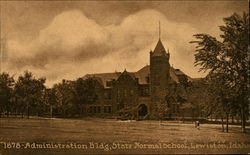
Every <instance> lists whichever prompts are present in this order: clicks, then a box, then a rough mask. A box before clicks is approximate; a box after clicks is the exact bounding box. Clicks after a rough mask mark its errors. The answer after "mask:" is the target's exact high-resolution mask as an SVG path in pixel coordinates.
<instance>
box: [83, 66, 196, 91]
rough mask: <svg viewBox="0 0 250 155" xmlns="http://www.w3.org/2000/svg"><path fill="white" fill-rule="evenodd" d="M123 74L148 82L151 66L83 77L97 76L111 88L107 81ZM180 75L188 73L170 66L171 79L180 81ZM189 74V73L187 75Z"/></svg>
mask: <svg viewBox="0 0 250 155" xmlns="http://www.w3.org/2000/svg"><path fill="white" fill-rule="evenodd" d="M122 74H129V75H130V76H131V77H132V78H133V79H135V78H138V82H139V84H148V83H147V77H149V76H150V75H149V74H150V66H149V65H146V66H144V67H143V68H141V69H140V70H138V71H137V72H127V71H124V72H123V73H121V72H113V73H99V74H86V75H85V76H84V77H83V78H84V79H87V78H89V77H96V78H98V81H101V82H102V84H103V86H104V87H105V88H109V86H107V81H111V80H117V79H118V78H119V77H120V75H122ZM180 75H186V74H185V73H183V72H182V71H181V70H180V69H175V68H173V67H170V80H171V81H172V82H176V83H179V82H180V81H179V78H178V76H180ZM186 76H187V75H186ZM187 77H188V80H189V81H193V79H192V78H191V77H189V76H187Z"/></svg>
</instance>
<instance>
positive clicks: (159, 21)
mask: <svg viewBox="0 0 250 155" xmlns="http://www.w3.org/2000/svg"><path fill="white" fill-rule="evenodd" d="M160 39H161V22H160V21H159V40H160Z"/></svg>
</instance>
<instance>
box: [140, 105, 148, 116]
mask: <svg viewBox="0 0 250 155" xmlns="http://www.w3.org/2000/svg"><path fill="white" fill-rule="evenodd" d="M147 114H148V108H147V106H146V105H145V104H141V105H139V108H138V115H139V116H146V115H147Z"/></svg>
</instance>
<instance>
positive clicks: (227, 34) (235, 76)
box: [191, 13, 250, 132]
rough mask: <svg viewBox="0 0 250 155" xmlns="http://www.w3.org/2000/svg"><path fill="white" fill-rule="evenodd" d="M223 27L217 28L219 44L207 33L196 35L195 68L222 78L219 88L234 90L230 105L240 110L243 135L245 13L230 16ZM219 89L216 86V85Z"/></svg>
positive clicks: (246, 87) (246, 85)
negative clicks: (198, 67) (221, 84)
mask: <svg viewBox="0 0 250 155" xmlns="http://www.w3.org/2000/svg"><path fill="white" fill-rule="evenodd" d="M223 20H224V22H225V25H223V26H220V27H219V28H220V30H221V31H222V33H223V34H222V35H220V37H221V41H220V40H217V39H216V38H215V37H212V36H210V35H209V34H196V35H194V37H195V38H196V39H198V41H197V40H196V41H191V43H195V44H197V46H196V48H197V49H196V53H195V65H196V66H200V71H208V72H209V74H212V73H216V74H220V75H223V77H224V79H223V80H224V81H223V85H224V86H226V85H227V86H226V87H228V88H229V89H231V90H234V93H233V94H234V95H235V96H234V98H236V99H235V100H234V103H232V102H231V103H230V105H232V104H238V105H239V107H240V109H241V120H242V131H243V132H245V125H246V117H247V115H248V100H249V95H248V90H249V75H250V73H249V64H250V56H249V55H250V54H249V50H248V43H249V14H247V13H243V15H242V16H240V15H238V14H236V13H234V14H233V15H231V16H230V17H227V18H224V19H223ZM217 87H219V86H217Z"/></svg>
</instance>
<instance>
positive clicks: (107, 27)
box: [0, 0, 249, 86]
mask: <svg viewBox="0 0 250 155" xmlns="http://www.w3.org/2000/svg"><path fill="white" fill-rule="evenodd" d="M0 4H1V14H0V17H1V20H0V21H1V38H2V39H3V38H5V40H6V48H4V50H3V51H4V52H3V53H4V54H3V55H4V58H3V62H2V66H1V69H2V71H5V72H8V73H10V74H14V75H15V77H18V76H19V75H20V74H23V72H24V71H26V70H28V71H31V72H33V73H34V75H35V76H36V77H46V79H47V80H46V85H47V86H52V85H53V84H55V83H57V82H60V81H61V80H62V79H68V80H74V79H77V78H79V77H82V76H84V75H85V74H91V73H105V72H115V71H120V72H122V71H123V70H124V69H126V70H127V71H130V72H135V71H137V70H139V69H140V68H142V67H143V66H145V65H147V64H149V51H150V50H154V48H155V46H156V43H157V41H158V40H159V21H160V27H161V35H160V38H161V40H162V42H163V44H164V46H165V48H166V49H169V51H170V64H171V65H172V66H173V67H174V68H179V69H181V70H182V71H183V72H185V73H186V74H187V75H189V76H190V77H193V78H198V77H204V76H205V75H206V73H203V72H198V70H199V67H194V54H195V45H194V44H190V43H189V42H190V41H192V40H195V38H194V37H193V35H194V34H197V33H207V34H210V35H213V36H215V37H219V35H220V30H219V28H218V26H220V25H223V20H222V19H223V18H224V17H228V16H230V15H232V14H233V13H239V14H241V13H242V12H243V11H246V12H249V10H248V2H247V1H233V0H228V1H222V0H217V1H215V0H214V1H202V0H193V1H185V0H184V1H174V0H169V1H149V0H147V1H113V0H110V1H12V0H11V1H0ZM2 47H3V46H2ZM2 49H3V48H2Z"/></svg>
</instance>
